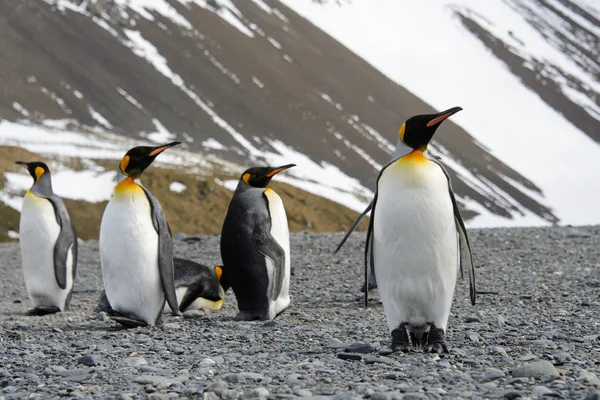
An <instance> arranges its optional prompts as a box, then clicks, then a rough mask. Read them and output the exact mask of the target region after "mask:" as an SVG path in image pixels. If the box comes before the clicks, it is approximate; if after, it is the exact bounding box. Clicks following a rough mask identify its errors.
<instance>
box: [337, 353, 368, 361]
mask: <svg viewBox="0 0 600 400" xmlns="http://www.w3.org/2000/svg"><path fill="white" fill-rule="evenodd" d="M337 357H338V358H340V359H342V360H352V361H360V360H362V356H361V355H359V354H353V353H338V355H337Z"/></svg>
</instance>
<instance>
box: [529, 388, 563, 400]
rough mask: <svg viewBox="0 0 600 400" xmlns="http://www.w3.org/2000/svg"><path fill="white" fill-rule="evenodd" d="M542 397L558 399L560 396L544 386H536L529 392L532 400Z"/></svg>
mask: <svg viewBox="0 0 600 400" xmlns="http://www.w3.org/2000/svg"><path fill="white" fill-rule="evenodd" d="M543 397H560V395H559V394H558V393H556V392H554V391H553V390H550V389H548V388H547V387H545V386H536V387H534V388H533V390H532V392H531V398H532V399H541V398H543Z"/></svg>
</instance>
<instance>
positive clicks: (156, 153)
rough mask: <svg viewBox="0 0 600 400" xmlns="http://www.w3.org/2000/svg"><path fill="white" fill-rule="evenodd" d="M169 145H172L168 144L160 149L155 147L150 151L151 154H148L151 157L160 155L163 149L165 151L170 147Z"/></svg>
mask: <svg viewBox="0 0 600 400" xmlns="http://www.w3.org/2000/svg"><path fill="white" fill-rule="evenodd" d="M169 147H171V146H170V145H167V146H163V147H159V148H158V149H154V150H152V151H151V152H150V154H148V155H149V156H150V157H154V156H156V155H159V154H160V153H162V152H163V151H165V150H166V149H168V148H169Z"/></svg>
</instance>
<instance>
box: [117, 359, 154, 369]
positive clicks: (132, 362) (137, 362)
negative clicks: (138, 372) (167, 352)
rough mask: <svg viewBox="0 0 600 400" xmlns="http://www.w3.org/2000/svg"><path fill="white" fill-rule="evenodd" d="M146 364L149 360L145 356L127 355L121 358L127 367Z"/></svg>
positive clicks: (122, 363)
mask: <svg viewBox="0 0 600 400" xmlns="http://www.w3.org/2000/svg"><path fill="white" fill-rule="evenodd" d="M146 364H148V362H147V361H146V359H145V358H144V357H127V358H123V359H122V360H121V365H123V366H125V367H137V366H139V365H146Z"/></svg>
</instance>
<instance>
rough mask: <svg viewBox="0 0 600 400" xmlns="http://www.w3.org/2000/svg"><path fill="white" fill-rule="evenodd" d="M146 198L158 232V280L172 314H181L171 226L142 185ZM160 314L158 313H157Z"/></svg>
mask: <svg viewBox="0 0 600 400" xmlns="http://www.w3.org/2000/svg"><path fill="white" fill-rule="evenodd" d="M142 189H144V193H145V194H146V198H147V199H148V202H149V203H150V208H151V210H152V224H153V225H154V229H155V230H156V233H157V234H158V269H159V273H160V281H161V285H162V288H163V292H164V293H165V297H166V299H167V303H168V304H169V307H170V308H171V310H172V312H173V315H179V314H181V313H180V312H179V308H178V306H177V294H176V292H175V271H174V267H173V236H172V234H171V228H170V227H169V224H168V223H167V218H166V217H165V213H164V211H163V209H162V207H161V206H160V203H159V202H158V200H157V199H156V197H154V196H153V195H152V193H150V192H149V191H148V190H146V188H144V187H143V186H142ZM161 313H162V309H161ZM159 315H160V314H159Z"/></svg>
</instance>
